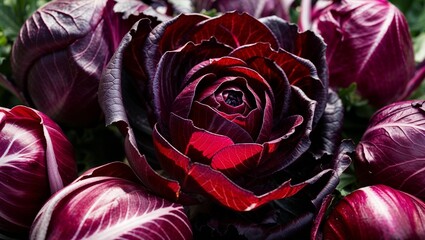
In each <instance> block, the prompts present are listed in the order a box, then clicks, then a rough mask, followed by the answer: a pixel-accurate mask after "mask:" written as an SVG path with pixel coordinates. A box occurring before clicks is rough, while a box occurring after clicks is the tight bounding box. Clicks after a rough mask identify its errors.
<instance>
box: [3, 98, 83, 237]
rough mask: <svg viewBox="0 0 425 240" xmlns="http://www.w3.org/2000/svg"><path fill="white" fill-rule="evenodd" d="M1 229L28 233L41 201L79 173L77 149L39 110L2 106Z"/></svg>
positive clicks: (14, 232)
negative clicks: (74, 150)
mask: <svg viewBox="0 0 425 240" xmlns="http://www.w3.org/2000/svg"><path fill="white" fill-rule="evenodd" d="M0 130H1V131H0V145H1V146H0V186H1V188H2V189H4V191H2V192H1V193H0V232H2V233H10V234H14V235H17V236H18V235H19V236H20V235H22V234H23V236H20V237H26V236H25V234H27V233H28V230H29V227H30V224H31V222H32V221H33V220H34V217H35V215H36V213H37V212H38V211H39V209H40V208H41V207H42V205H43V203H44V202H45V201H46V200H47V199H48V198H49V197H50V196H51V195H52V194H53V193H55V192H57V191H58V190H60V189H62V188H63V187H64V186H66V185H67V184H69V183H70V182H71V181H73V180H74V179H75V178H76V177H77V167H76V163H75V160H74V155H73V148H72V145H71V143H70V142H69V141H68V140H67V139H66V137H65V135H64V134H63V133H62V131H61V129H60V128H59V126H58V125H57V124H56V123H54V122H53V121H52V120H50V119H49V118H48V117H47V116H45V115H44V114H42V113H41V112H38V111H36V110H33V109H30V108H27V107H24V106H16V107H14V108H12V109H11V110H9V109H5V108H0Z"/></svg>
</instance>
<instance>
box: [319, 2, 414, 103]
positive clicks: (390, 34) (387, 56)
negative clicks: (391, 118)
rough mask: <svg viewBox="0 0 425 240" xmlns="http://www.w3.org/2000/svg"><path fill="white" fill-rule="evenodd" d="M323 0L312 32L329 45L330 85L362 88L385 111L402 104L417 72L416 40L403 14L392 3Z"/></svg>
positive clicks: (327, 56)
mask: <svg viewBox="0 0 425 240" xmlns="http://www.w3.org/2000/svg"><path fill="white" fill-rule="evenodd" d="M322 2H326V1H318V3H317V6H318V7H317V8H319V9H317V10H316V9H315V10H313V11H314V12H317V13H316V14H313V15H314V16H312V17H313V22H312V29H313V30H314V31H316V32H317V33H319V34H320V35H321V36H323V38H324V41H325V42H326V44H327V49H326V60H327V62H328V66H329V81H330V86H331V87H334V88H341V87H342V88H345V87H348V86H349V85H350V84H351V83H356V84H357V90H358V92H359V93H360V95H361V96H362V97H364V98H365V99H367V100H369V103H370V104H372V105H373V106H376V107H381V106H384V105H386V104H389V103H392V102H394V101H397V100H400V98H401V97H403V96H402V95H403V94H404V91H405V89H406V87H407V85H408V82H409V80H410V79H411V77H412V76H413V74H414V70H415V69H414V68H415V62H414V54H413V45H412V39H411V36H410V32H409V27H408V24H407V21H406V18H405V17H404V15H403V13H402V12H401V11H400V10H399V9H397V7H395V6H394V5H392V4H391V3H390V2H389V1H386V0H385V1H383V0H373V1H355V0H344V1H333V3H332V4H330V5H329V6H326V7H325V8H323V9H322V7H321V6H322V4H321V3H322Z"/></svg>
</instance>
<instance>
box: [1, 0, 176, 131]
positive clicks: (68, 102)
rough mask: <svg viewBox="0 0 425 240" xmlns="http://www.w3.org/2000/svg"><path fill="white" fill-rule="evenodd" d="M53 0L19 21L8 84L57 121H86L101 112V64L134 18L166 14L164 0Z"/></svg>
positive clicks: (92, 121) (97, 119)
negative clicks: (21, 22)
mask: <svg viewBox="0 0 425 240" xmlns="http://www.w3.org/2000/svg"><path fill="white" fill-rule="evenodd" d="M149 2H151V3H152V5H149V4H147V3H145V2H143V1H137V0H116V1H115V0H99V1H92V0H79V1H71V0H54V1H50V2H48V3H47V4H45V5H44V6H42V7H41V8H39V9H38V10H37V11H36V12H34V13H33V14H32V15H31V16H30V17H29V18H28V19H27V20H26V22H25V24H24V25H23V26H22V28H21V30H20V32H19V35H18V37H17V38H16V41H15V42H14V45H13V49H12V53H11V67H12V77H11V78H9V79H10V80H11V82H10V83H8V84H3V85H11V86H13V88H15V90H14V92H17V95H18V96H19V97H20V98H22V101H23V102H24V103H26V104H28V105H29V106H32V107H34V108H36V109H38V110H40V111H42V112H43V113H45V114H46V115H48V116H49V117H51V118H52V119H53V120H55V121H56V122H58V123H60V124H66V125H70V126H88V125H93V124H96V123H99V122H100V121H101V120H102V118H103V114H102V111H101V109H100V107H99V104H98V100H97V90H98V85H99V81H100V76H101V73H102V71H103V68H104V67H105V66H106V64H107V63H108V61H109V59H110V58H111V56H112V54H113V53H114V52H115V50H116V48H117V46H118V44H119V43H120V41H121V38H122V37H123V36H124V34H125V33H127V31H128V30H129V29H130V28H131V26H132V25H133V24H134V23H135V21H136V20H137V19H139V18H140V17H142V15H143V16H144V14H149V15H153V16H155V17H156V18H157V19H159V20H164V19H168V18H169V17H168V16H167V15H166V14H168V13H169V11H170V10H169V9H171V6H169V4H168V3H167V2H164V1H149Z"/></svg>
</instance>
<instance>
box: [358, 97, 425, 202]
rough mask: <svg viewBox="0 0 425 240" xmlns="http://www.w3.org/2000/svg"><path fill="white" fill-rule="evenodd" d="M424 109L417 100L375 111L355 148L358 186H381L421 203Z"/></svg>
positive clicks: (424, 194) (424, 188)
mask: <svg viewBox="0 0 425 240" xmlns="http://www.w3.org/2000/svg"><path fill="white" fill-rule="evenodd" d="M424 127H425V108H424V102H423V101H421V100H408V101H402V102H396V103H393V104H390V105H387V106H385V107H383V108H381V109H380V110H379V111H377V112H376V113H375V114H374V115H373V116H372V118H371V119H370V122H369V124H368V127H367V129H366V131H365V132H364V134H363V136H362V138H361V140H360V142H359V144H358V145H357V147H356V156H357V157H356V158H355V161H354V165H355V169H356V173H357V175H358V179H359V181H360V183H361V184H364V185H371V184H385V185H388V186H391V187H393V188H395V189H399V190H402V191H404V192H407V193H410V194H412V195H414V196H416V197H418V198H420V199H422V200H425V171H424V169H425V162H424V160H423V159H424V158H425V149H424V146H423V144H422V142H423V141H425V128H424Z"/></svg>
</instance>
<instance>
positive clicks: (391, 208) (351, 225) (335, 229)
mask: <svg viewBox="0 0 425 240" xmlns="http://www.w3.org/2000/svg"><path fill="white" fill-rule="evenodd" d="M424 237H425V204H424V203H423V202H422V201H421V200H419V199H417V198H415V197H413V196H412V195H410V194H407V193H404V192H401V191H397V190H395V189H393V188H390V187H388V186H385V185H375V186H370V187H365V188H361V189H359V190H356V191H354V192H353V193H351V194H350V195H347V196H346V197H345V198H344V199H342V200H341V201H340V202H339V203H338V204H337V205H336V206H335V209H334V210H332V212H331V213H330V215H329V218H328V219H327V220H326V222H325V223H324V228H323V238H324V239H423V238H424Z"/></svg>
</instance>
